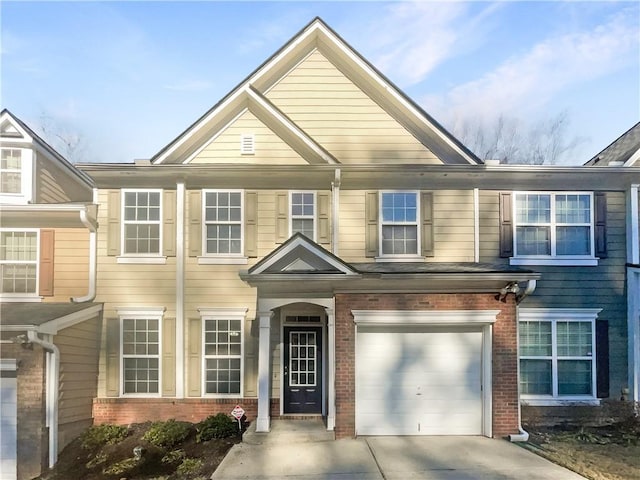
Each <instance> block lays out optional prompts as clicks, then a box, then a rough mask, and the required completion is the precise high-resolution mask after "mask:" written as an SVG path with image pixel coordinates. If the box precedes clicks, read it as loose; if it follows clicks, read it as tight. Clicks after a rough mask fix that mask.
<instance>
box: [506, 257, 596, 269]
mask: <svg viewBox="0 0 640 480" xmlns="http://www.w3.org/2000/svg"><path fill="white" fill-rule="evenodd" d="M598 260H599V259H598V258H597V257H584V258H580V257H577V258H551V257H511V258H510V259H509V265H541V266H556V267H597V266H598Z"/></svg>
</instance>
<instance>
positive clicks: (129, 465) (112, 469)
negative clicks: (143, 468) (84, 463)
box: [102, 458, 138, 475]
mask: <svg viewBox="0 0 640 480" xmlns="http://www.w3.org/2000/svg"><path fill="white" fill-rule="evenodd" d="M137 464H138V461H137V460H136V459H135V458H125V459H124V460H121V461H120V462H117V463H114V464H113V465H110V466H108V467H107V468H105V469H104V470H103V471H102V472H103V473H104V474H105V475H123V474H125V473H127V472H129V471H131V470H133V469H134V468H135V467H136V465H137Z"/></svg>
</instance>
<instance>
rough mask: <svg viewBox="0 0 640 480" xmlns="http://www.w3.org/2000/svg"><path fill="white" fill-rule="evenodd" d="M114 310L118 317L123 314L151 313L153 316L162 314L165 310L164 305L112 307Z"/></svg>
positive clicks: (140, 314)
mask: <svg viewBox="0 0 640 480" xmlns="http://www.w3.org/2000/svg"><path fill="white" fill-rule="evenodd" d="M114 310H115V311H116V313H117V314H118V316H119V317H123V316H145V315H152V316H155V317H159V316H162V315H163V314H164V312H165V311H166V310H167V308H166V307H157V306H146V307H142V306H141V307H132V306H125V307H114Z"/></svg>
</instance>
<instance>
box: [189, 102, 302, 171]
mask: <svg viewBox="0 0 640 480" xmlns="http://www.w3.org/2000/svg"><path fill="white" fill-rule="evenodd" d="M247 133H248V134H253V135H254V142H255V153H254V154H247V155H243V154H241V153H240V136H241V135H242V134H247ZM191 163H251V164H254V163H268V164H274V165H291V164H294V165H295V164H306V163H307V162H306V161H305V160H304V159H303V158H302V157H301V156H300V155H298V153H296V152H295V151H294V150H293V149H292V148H291V147H290V146H289V145H287V144H286V143H285V142H284V141H283V140H282V139H281V138H280V137H278V135H276V134H275V133H274V132H273V131H272V130H271V129H269V127H267V126H266V125H265V124H264V123H262V122H261V121H260V120H259V119H258V118H256V116H255V115H254V114H253V113H251V112H250V111H248V110H247V111H245V112H244V113H243V114H241V115H240V117H238V118H237V119H235V120H234V121H233V122H232V123H231V124H230V125H229V126H228V127H227V128H226V129H225V130H224V131H223V132H222V133H221V134H220V135H218V136H217V137H216V138H214V139H213V140H212V141H211V142H209V144H208V145H207V146H206V147H205V148H204V149H203V150H202V151H201V152H200V153H198V155H196V156H195V157H194V159H193V160H192V161H191Z"/></svg>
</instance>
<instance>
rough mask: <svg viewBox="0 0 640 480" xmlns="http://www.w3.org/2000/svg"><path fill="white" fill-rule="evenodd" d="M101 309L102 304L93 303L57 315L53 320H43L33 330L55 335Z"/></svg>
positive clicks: (89, 317) (90, 317)
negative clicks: (76, 310) (60, 315)
mask: <svg viewBox="0 0 640 480" xmlns="http://www.w3.org/2000/svg"><path fill="white" fill-rule="evenodd" d="M101 311H102V305H94V306H92V307H89V308H86V309H84V310H80V311H78V312H74V313H70V314H69V315H65V316H64V317H59V318H56V319H55V320H50V321H48V322H45V323H43V324H42V325H40V326H39V327H37V328H35V329H34V330H37V331H38V333H44V334H49V335H56V334H57V333H58V332H59V331H60V330H62V329H65V328H68V327H72V326H74V325H76V324H77V323H81V322H84V321H86V320H90V319H92V318H93V317H95V316H96V315H97V314H98V313H100V312H101Z"/></svg>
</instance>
